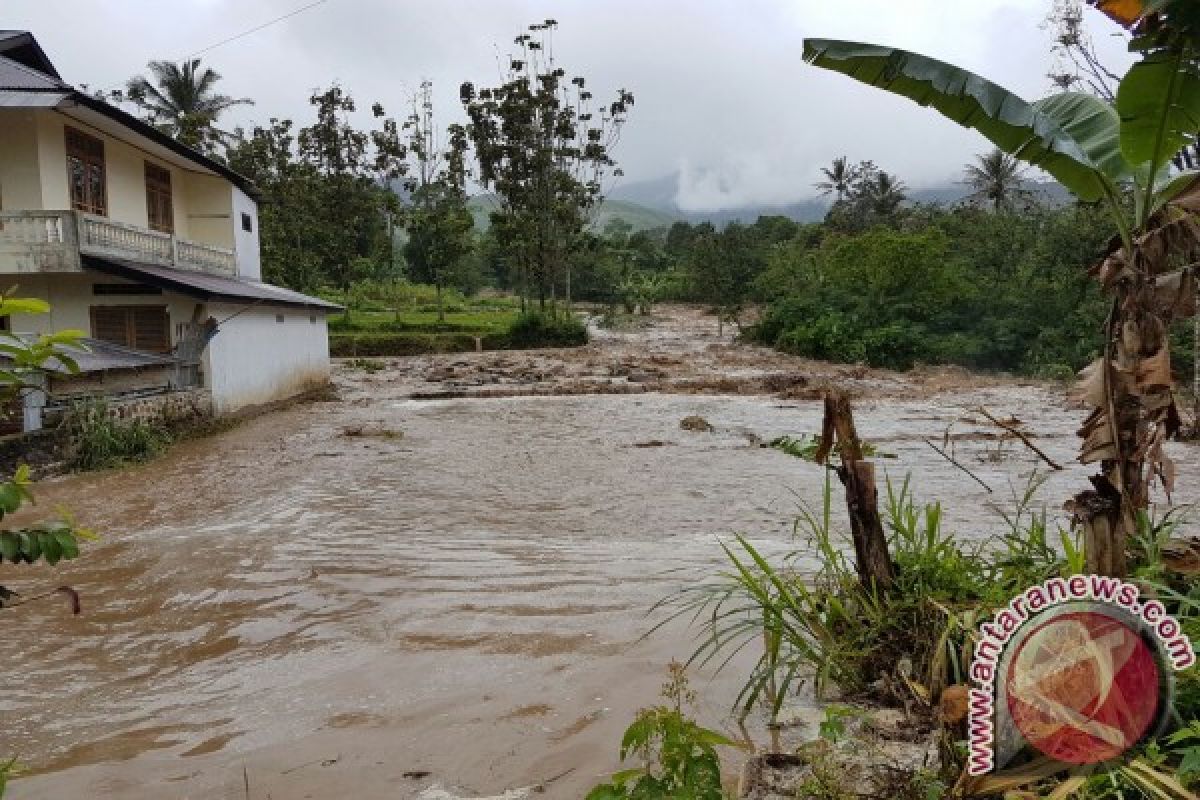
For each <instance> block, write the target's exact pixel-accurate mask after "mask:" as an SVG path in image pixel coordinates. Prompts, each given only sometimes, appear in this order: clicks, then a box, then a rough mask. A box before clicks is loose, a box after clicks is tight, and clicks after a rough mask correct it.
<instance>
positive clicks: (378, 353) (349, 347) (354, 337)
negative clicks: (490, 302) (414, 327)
mask: <svg viewBox="0 0 1200 800" xmlns="http://www.w3.org/2000/svg"><path fill="white" fill-rule="evenodd" d="M480 338H482V340H483V341H482V344H483V349H485V350H504V349H507V345H508V337H507V334H503V333H500V334H485V335H484V336H482V337H480ZM475 339H476V336H475V335H474V334H470V333H338V334H333V335H331V336H330V337H329V355H331V356H333V357H334V358H348V357H358V356H364V357H366V356H373V357H394V356H418V355H427V354H430V353H470V352H473V351H474V350H475Z"/></svg>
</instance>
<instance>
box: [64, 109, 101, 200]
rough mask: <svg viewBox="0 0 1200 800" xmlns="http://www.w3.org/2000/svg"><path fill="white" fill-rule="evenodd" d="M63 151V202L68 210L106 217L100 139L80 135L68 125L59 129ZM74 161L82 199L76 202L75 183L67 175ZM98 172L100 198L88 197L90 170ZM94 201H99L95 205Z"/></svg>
mask: <svg viewBox="0 0 1200 800" xmlns="http://www.w3.org/2000/svg"><path fill="white" fill-rule="evenodd" d="M63 136H64V138H65V143H66V150H67V199H68V200H69V201H70V203H71V208H73V209H74V210H76V211H83V212H86V213H88V214H95V215H97V216H100V217H107V216H108V163H107V158H106V156H105V150H104V140H103V139H101V138H99V137H96V136H92V135H91V134H90V133H84V132H83V131H81V130H79V129H78V128H73V127H71V126H70V125H64V126H63ZM73 158H74V159H76V160H78V161H79V162H80V164H81V165H82V166H83V187H84V197H83V199H82V200H79V201H77V200H76V198H75V181H74V179H73V177H72V174H71V160H72V159H73ZM92 167H97V168H98V169H99V170H100V195H101V196H100V197H99V198H96V197H91V196H90V192H89V190H88V186H89V185H90V183H91V180H90V178H91V175H90V173H91V168H92ZM97 200H98V201H99V202H97Z"/></svg>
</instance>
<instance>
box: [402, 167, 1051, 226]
mask: <svg viewBox="0 0 1200 800" xmlns="http://www.w3.org/2000/svg"><path fill="white" fill-rule="evenodd" d="M679 181H680V176H679V174H678V173H676V174H673V175H664V176H662V177H660V178H652V179H650V180H645V181H631V182H628V183H618V184H617V185H616V186H614V187H613V188H612V189H610V190H609V193H608V196H607V197H606V198H605V200H604V204H603V205H602V206H601V208H600V211H599V213H598V214H597V216H596V222H595V225H594V227H595V229H596V230H600V231H602V230H604V227H605V226H606V225H607V224H608V222H609V221H610V220H612V219H614V218H620V219H622V220H624V221H625V222H628V223H629V224H630V225H632V226H633V229H634V230H635V231H642V230H650V229H653V228H666V227H670V225H671V224H672V223H674V222H690V223H692V224H698V223H702V222H710V223H712V224H713V225H715V226H717V227H718V228H721V227H724V226H725V225H728V224H729V223H731V222H742V223H745V224H750V223H753V222H754V221H755V220H756V219H758V218H759V217H761V216H781V217H787V218H789V219H793V220H795V221H796V222H820V221H821V220H823V219H824V218H825V214H826V212H828V211H829V206H830V204H831V202H832V201H831V199H830V198H828V197H821V196H817V195H814V194H813V191H812V190H811V189H807V188H805V187H798V192H797V193H798V194H801V195H803V194H804V193H807V196H802V197H801V198H800V199H797V200H796V201H795V202H792V203H786V204H783V205H768V204H752V205H745V206H741V207H737V208H722V209H715V210H696V209H687V208H683V207H681V206H680V205H679V203H678V197H679V194H680V191H679ZM1025 187H1026V188H1027V189H1028V190H1030V191H1032V192H1034V193H1035V195H1036V196H1037V198H1038V199H1039V200H1040V201H1041V202H1042V203H1044V204H1046V205H1049V206H1054V207H1057V206H1062V205H1065V204H1067V203H1069V202H1071V197H1070V195H1069V194H1068V192H1067V190H1066V189H1064V188H1063V187H1062V186H1061V185H1059V184H1058V183H1055V182H1053V181H1046V182H1038V181H1027V182H1026V184H1025ZM393 188H394V189H396V190H397V193H398V194H400V195H401V197H403V196H404V195H403V192H402V190H400V189H399V187H398V186H395V187H393ZM906 194H907V196H908V202H909V203H910V204H927V205H938V206H950V205H954V204H955V203H959V202H961V201H963V200H964V199H965V198H966V197H967V196H968V195H970V194H971V190H970V188H969V187H967V186H966V185H964V184H961V183H946V184H943V185H940V186H927V187H921V188H914V189H909V190H908V191H907V192H906ZM469 206H470V209H471V213H472V215H474V217H475V224H476V226H477V227H478V228H479V229H480V230H483V229H486V228H487V227H488V214H490V213H491V212H492V211H493V210H494V209H495V208H496V201H495V198H494V197H493V195H491V194H477V195H475V196H473V197H472V198H471V199H470V202H469Z"/></svg>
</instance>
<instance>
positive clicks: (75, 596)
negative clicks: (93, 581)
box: [0, 586, 83, 615]
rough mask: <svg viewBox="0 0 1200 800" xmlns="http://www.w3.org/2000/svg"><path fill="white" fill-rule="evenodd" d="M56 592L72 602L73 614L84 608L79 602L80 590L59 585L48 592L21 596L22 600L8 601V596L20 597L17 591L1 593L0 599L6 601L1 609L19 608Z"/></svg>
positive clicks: (0, 606)
mask: <svg viewBox="0 0 1200 800" xmlns="http://www.w3.org/2000/svg"><path fill="white" fill-rule="evenodd" d="M3 588H4V587H2V586H0V589H3ZM56 594H62V595H66V598H67V602H69V603H70V609H71V613H72V614H75V615H78V614H79V613H80V612H81V611H82V610H83V607H82V605H81V604H80V602H79V592H77V591H75V590H74V589H72V588H71V587H70V586H59V587H58V588H57V589H51V590H50V591H48V592H42V593H41V594H35V595H31V596H30V597H21V599H20V600H14V601H12V602H7V600H8V598H10V597H20V595H18V594H17V593H16V592H8V593H7V595H0V601H4V602H3V605H0V609H7V608H17V607H18V606H23V605H27V604H29V603H33V602H35V601H37V600H45V599H46V598H47V597H52V596H53V595H56Z"/></svg>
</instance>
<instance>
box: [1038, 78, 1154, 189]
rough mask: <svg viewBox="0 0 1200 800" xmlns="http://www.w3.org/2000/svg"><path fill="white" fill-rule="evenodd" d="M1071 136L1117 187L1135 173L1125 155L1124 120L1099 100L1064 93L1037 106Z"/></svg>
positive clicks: (1079, 93) (1075, 93)
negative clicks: (1122, 144) (1122, 121)
mask: <svg viewBox="0 0 1200 800" xmlns="http://www.w3.org/2000/svg"><path fill="white" fill-rule="evenodd" d="M1033 108H1034V110H1035V111H1036V112H1038V113H1039V114H1044V115H1046V116H1047V117H1048V118H1049V119H1050V120H1051V121H1052V122H1054V124H1056V125H1058V127H1060V128H1061V129H1062V130H1063V131H1065V132H1066V134H1067V135H1068V136H1070V137H1071V138H1072V139H1073V140H1074V141H1075V143H1076V144H1077V145H1078V146H1079V148H1080V149H1081V150H1083V152H1084V153H1086V154H1087V157H1088V158H1089V159H1090V160H1091V161H1092V163H1094V164H1095V165H1096V166H1097V168H1099V170H1100V171H1101V172H1102V173H1103V174H1104V175H1105V176H1106V177H1108V178H1109V180H1111V181H1113V182H1114V183H1116V182H1118V181H1120V180H1123V179H1125V178H1127V177H1129V175H1130V173H1131V172H1132V169H1131V168H1130V166H1129V162H1128V161H1126V159H1125V155H1124V153H1122V152H1121V118H1120V117H1118V116H1117V112H1116V109H1114V108H1113V107H1112V106H1111V105H1109V104H1108V103H1106V102H1104V101H1103V100H1101V99H1100V98H1099V97H1096V96H1095V95H1090V94H1084V93H1083V92H1062V93H1060V94H1055V95H1051V96H1050V97H1044V98H1042V99H1041V100H1038V101H1037V102H1035V103H1034V104H1033Z"/></svg>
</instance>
